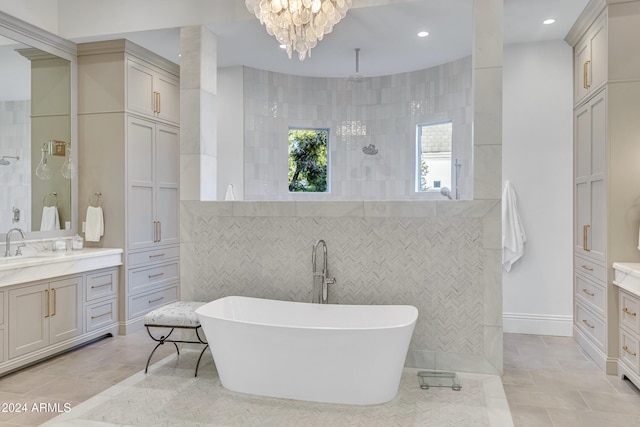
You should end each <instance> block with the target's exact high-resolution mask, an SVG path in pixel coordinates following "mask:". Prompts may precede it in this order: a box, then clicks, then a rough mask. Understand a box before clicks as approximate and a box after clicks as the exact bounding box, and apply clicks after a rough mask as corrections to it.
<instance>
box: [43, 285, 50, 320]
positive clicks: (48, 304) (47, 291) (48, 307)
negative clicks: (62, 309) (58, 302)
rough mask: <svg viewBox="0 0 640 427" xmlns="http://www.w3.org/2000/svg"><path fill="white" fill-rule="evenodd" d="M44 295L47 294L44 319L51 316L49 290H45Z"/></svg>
mask: <svg viewBox="0 0 640 427" xmlns="http://www.w3.org/2000/svg"><path fill="white" fill-rule="evenodd" d="M44 293H45V294H47V314H46V315H45V316H44V318H45V319H46V318H47V317H49V316H50V315H51V295H50V294H49V289H45V290H44Z"/></svg>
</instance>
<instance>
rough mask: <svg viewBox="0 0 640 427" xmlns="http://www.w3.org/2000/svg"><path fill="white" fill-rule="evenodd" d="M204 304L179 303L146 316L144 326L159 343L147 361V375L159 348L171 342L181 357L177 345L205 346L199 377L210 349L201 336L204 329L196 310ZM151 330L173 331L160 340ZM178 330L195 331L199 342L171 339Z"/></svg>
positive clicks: (166, 306)
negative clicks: (206, 351) (205, 354)
mask: <svg viewBox="0 0 640 427" xmlns="http://www.w3.org/2000/svg"><path fill="white" fill-rule="evenodd" d="M203 304H205V303H204V302H193V301H177V302H174V303H171V304H168V305H165V306H163V307H159V308H156V309H155V310H152V311H150V312H149V313H147V314H146V315H145V316H144V326H145V327H146V328H147V333H148V334H149V336H150V337H151V339H152V340H154V341H156V342H157V343H158V344H156V346H155V347H154V349H153V351H151V354H150V355H149V359H147V366H146V367H145V368H144V373H145V374H146V373H147V370H148V369H149V362H151V357H152V356H153V353H155V351H156V350H157V349H158V347H160V346H161V345H163V344H164V343H166V342H170V343H173V345H174V346H175V347H176V351H177V352H178V355H180V350H179V349H178V344H177V343H186V344H204V348H203V349H202V352H201V353H200V357H199V358H198V363H196V374H195V376H196V377H197V376H198V366H199V365H200V360H201V359H202V355H203V354H204V352H205V350H206V349H207V348H208V347H209V344H208V343H207V342H206V341H205V340H203V339H202V337H201V336H200V333H201V332H202V328H201V326H200V320H198V316H197V315H196V309H197V308H198V307H200V306H201V305H203ZM151 328H164V329H166V328H171V330H170V331H169V333H168V334H167V335H166V336H165V335H162V336H160V338H156V337H155V336H154V335H153V334H152V333H151ZM176 329H193V330H194V331H195V333H196V339H197V341H184V340H179V339H178V340H174V339H170V337H171V334H172V333H173V331H174V330H176Z"/></svg>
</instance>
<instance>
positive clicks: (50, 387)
mask: <svg viewBox="0 0 640 427" xmlns="http://www.w3.org/2000/svg"><path fill="white" fill-rule="evenodd" d="M111 385H112V384H110V383H109V382H107V381H96V380H87V379H81V378H73V377H71V378H61V379H59V380H58V381H55V382H53V383H48V384H45V385H43V386H41V387H37V388H34V389H33V390H31V391H30V392H29V395H30V396H34V397H38V398H52V399H56V400H61V401H65V402H71V401H76V402H82V401H84V400H87V399H88V398H90V397H92V396H95V395H96V394H98V393H100V392H101V391H103V390H106V389H107V388H109V387H111Z"/></svg>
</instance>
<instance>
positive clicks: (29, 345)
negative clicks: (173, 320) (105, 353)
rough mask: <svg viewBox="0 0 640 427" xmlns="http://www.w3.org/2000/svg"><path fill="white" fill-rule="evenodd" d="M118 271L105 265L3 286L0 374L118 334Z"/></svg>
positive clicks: (0, 290)
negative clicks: (94, 340)
mask: <svg viewBox="0 0 640 427" xmlns="http://www.w3.org/2000/svg"><path fill="white" fill-rule="evenodd" d="M44 268H45V269H46V267H44ZM118 272H119V268H118V267H108V268H102V269H98V270H93V271H87V272H81V273H75V274H71V275H67V276H64V275H63V276H57V277H54V278H51V279H43V280H36V281H29V282H25V283H20V284H15V285H10V286H4V287H2V289H0V374H3V373H6V372H10V371H13V370H16V369H19V368H20V367H22V366H24V365H27V364H29V363H33V362H35V361H38V360H41V359H43V358H46V357H49V356H51V355H54V354H58V353H60V352H62V351H64V350H68V349H69V348H73V347H76V346H78V345H81V344H82V343H85V342H87V341H91V340H93V339H96V338H99V337H102V336H105V335H107V334H115V333H117V329H118V324H117V321H118V318H117V306H118V277H119V275H118Z"/></svg>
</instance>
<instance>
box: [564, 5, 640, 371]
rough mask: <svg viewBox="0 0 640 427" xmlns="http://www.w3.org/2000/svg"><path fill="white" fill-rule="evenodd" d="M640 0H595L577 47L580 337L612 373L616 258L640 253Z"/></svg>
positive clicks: (579, 27) (575, 37) (573, 37)
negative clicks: (625, 0) (639, 229)
mask: <svg viewBox="0 0 640 427" xmlns="http://www.w3.org/2000/svg"><path fill="white" fill-rule="evenodd" d="M639 11H640V1H631V2H617V1H611V0H608V1H607V0H591V1H590V2H589V4H588V5H587V7H586V8H585V10H584V12H583V13H582V15H581V16H580V18H579V19H578V21H577V22H576V24H575V25H574V27H573V28H572V29H571V31H570V32H569V34H568V35H567V38H566V41H567V42H568V43H569V44H571V45H572V46H573V47H574V165H573V168H574V281H573V282H574V283H573V285H574V337H575V339H576V340H577V341H578V343H579V344H580V345H581V346H582V348H583V349H584V350H585V351H586V352H587V353H588V354H589V355H590V356H591V358H592V359H593V360H594V361H595V362H596V363H597V364H598V366H600V367H601V368H602V369H603V370H605V371H606V373H607V374H615V373H616V371H617V360H618V357H619V355H620V352H621V349H620V345H619V344H620V343H619V334H618V325H619V314H618V290H617V288H616V287H615V286H614V285H613V278H614V271H613V267H612V265H613V262H614V261H618V262H637V261H638V260H640V253H639V251H638V249H637V246H638V227H639V225H640V205H639V204H638V200H640V142H639V141H638V140H637V137H638V135H640V120H639V119H638V117H640V102H638V99H640V47H639V46H638V44H637V42H636V40H638V37H640V14H639V13H638V12H639Z"/></svg>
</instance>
